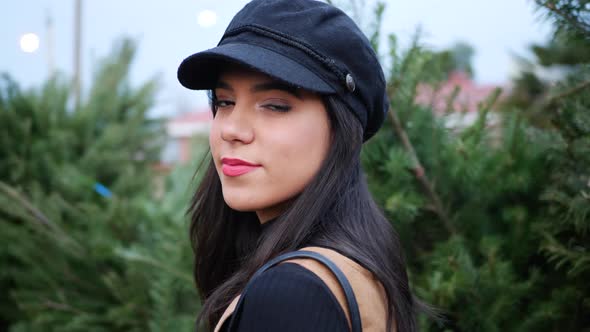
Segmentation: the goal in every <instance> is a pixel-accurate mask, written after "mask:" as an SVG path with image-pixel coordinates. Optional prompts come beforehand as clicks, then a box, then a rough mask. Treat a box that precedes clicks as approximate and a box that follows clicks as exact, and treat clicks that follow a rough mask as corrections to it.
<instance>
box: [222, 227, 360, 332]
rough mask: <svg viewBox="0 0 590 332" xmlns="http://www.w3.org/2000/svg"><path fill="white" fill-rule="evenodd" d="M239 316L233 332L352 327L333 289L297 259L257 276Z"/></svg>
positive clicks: (340, 330) (225, 331) (327, 331)
mask: <svg viewBox="0 0 590 332" xmlns="http://www.w3.org/2000/svg"><path fill="white" fill-rule="evenodd" d="M262 226H268V225H266V224H264V225H262ZM236 319H237V321H236V324H235V326H234V329H232V332H233V331H239V332H254V331H256V332H265V331H269V332H270V331H280V332H296V331H297V332H299V331H308V332H315V331H317V332H319V331H322V332H330V331H333V332H345V331H349V328H348V322H347V320H346V316H345V314H344V311H343V310H342V307H341V306H340V304H339V303H338V300H336V297H335V296H334V294H332V291H330V289H329V288H328V286H326V284H324V282H323V281H322V280H321V279H320V278H319V277H318V276H317V275H315V274H314V273H313V272H311V271H309V270H308V269H306V268H304V267H302V266H300V265H298V264H295V263H284V264H279V265H277V266H275V267H273V268H271V269H269V270H268V271H266V272H265V273H263V274H262V275H261V276H260V277H259V278H257V279H256V280H255V281H254V282H253V283H252V284H251V286H250V288H249V289H248V292H247V293H246V295H245V297H244V301H243V308H242V311H241V314H240V316H239V317H236ZM230 320H231V316H230V317H229V318H228V319H227V320H226V321H225V323H224V324H223V326H222V328H221V331H222V332H229V330H228V326H229V321H230Z"/></svg>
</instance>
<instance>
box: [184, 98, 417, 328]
mask: <svg viewBox="0 0 590 332" xmlns="http://www.w3.org/2000/svg"><path fill="white" fill-rule="evenodd" d="M212 97H213V98H214V96H212ZM323 100H324V105H325V107H326V109H327V111H328V116H329V119H330V124H331V130H332V133H331V135H332V144H331V146H330V148H329V152H328V155H327V156H326V158H325V160H324V162H323V164H322V166H321V168H320V170H319V171H318V173H317V174H316V175H315V177H314V178H313V179H312V180H311V182H310V183H309V184H308V185H307V186H306V187H305V189H304V190H303V191H302V192H301V193H300V194H299V195H298V196H297V197H296V198H295V199H294V200H293V202H292V204H291V205H290V206H289V207H288V209H287V210H286V211H285V212H284V213H283V214H282V215H281V216H279V217H278V218H277V220H276V221H275V222H273V223H272V224H269V227H268V228H267V229H265V230H264V232H262V228H261V226H260V223H259V221H258V219H257V216H256V214H255V213H254V212H240V211H236V210H233V209H231V208H230V207H229V206H228V205H227V204H226V203H225V201H224V199H223V195H222V191H221V182H220V180H219V176H218V175H217V172H216V170H215V166H214V164H213V161H212V160H210V161H209V163H208V168H207V170H206V172H205V174H204V178H203V180H202V182H201V184H200V186H199V188H198V189H197V191H196V193H195V194H194V196H193V199H192V202H191V205H190V208H189V212H188V213H189V215H190V219H191V225H190V240H191V243H192V248H193V251H194V255H195V256H194V278H195V281H196V284H197V287H198V289H199V292H200V296H201V298H202V301H203V305H202V308H201V312H200V314H199V316H198V318H197V326H198V327H203V325H204V326H205V327H206V328H205V329H206V330H211V329H212V328H213V327H214V326H215V323H216V322H217V321H218V320H219V319H220V317H221V315H222V314H223V311H224V310H225V309H226V307H227V306H228V305H229V303H230V302H231V301H232V299H233V298H234V297H235V296H237V295H238V294H239V293H240V292H241V290H242V289H243V288H244V286H245V285H246V283H247V282H248V280H249V279H250V278H251V276H252V275H253V274H254V272H255V271H256V270H257V269H258V268H260V267H261V266H262V265H264V263H265V262H267V261H268V260H269V259H271V258H273V257H275V256H277V255H280V254H282V253H285V252H289V251H293V250H297V249H299V248H302V247H305V246H308V245H317V246H322V247H328V248H332V249H334V250H336V251H338V252H340V253H342V254H344V255H345V256H347V257H349V258H351V259H353V260H355V261H356V262H358V263H359V264H361V265H362V266H364V267H365V268H366V269H368V270H369V271H371V272H372V273H373V274H374V275H375V276H376V277H377V279H378V280H379V281H380V282H381V283H382V284H383V287H384V288H385V292H386V296H387V299H388V304H389V308H388V318H387V319H388V321H387V330H388V331H391V330H392V327H393V326H395V327H396V328H397V331H404V332H411V331H416V330H417V326H416V319H415V307H416V306H419V303H417V302H415V301H414V298H413V296H412V293H411V291H410V288H409V285H408V276H407V273H406V265H405V262H404V258H403V254H402V245H401V243H400V240H399V238H398V235H397V233H396V232H395V231H394V229H393V227H392V225H391V223H390V222H389V221H388V220H387V219H386V218H385V217H384V215H383V213H382V212H381V210H380V209H379V208H378V207H377V205H376V204H375V202H374V200H373V198H372V196H371V194H370V193H369V190H368V187H367V183H366V180H365V178H364V176H363V173H362V170H361V164H360V152H361V147H362V144H363V129H362V127H361V124H360V122H359V121H358V120H357V119H356V118H355V116H354V115H353V113H352V112H351V111H350V110H348V109H347V108H346V106H345V105H344V104H343V103H342V101H340V100H339V99H338V98H337V97H334V96H326V97H324V98H323ZM213 111H214V109H213Z"/></svg>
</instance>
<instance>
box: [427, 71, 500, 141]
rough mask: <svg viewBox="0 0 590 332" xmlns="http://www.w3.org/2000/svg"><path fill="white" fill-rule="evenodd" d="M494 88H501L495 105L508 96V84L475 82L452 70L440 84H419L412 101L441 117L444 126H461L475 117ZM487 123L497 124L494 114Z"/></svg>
mask: <svg viewBox="0 0 590 332" xmlns="http://www.w3.org/2000/svg"><path fill="white" fill-rule="evenodd" d="M496 88H502V93H501V94H500V96H499V97H498V100H497V101H496V105H497V104H498V103H499V102H500V101H502V99H504V98H505V97H506V96H507V95H508V93H507V92H508V91H507V90H508V87H505V86H498V85H489V84H487V85H478V84H476V83H475V82H474V81H473V80H472V79H471V78H470V77H469V75H468V74H466V73H464V72H460V71H455V72H453V73H451V74H450V75H449V79H448V80H447V81H445V82H443V83H442V84H440V85H438V86H435V85H432V84H426V83H422V84H419V85H418V87H417V91H416V99H415V101H416V103H417V104H418V105H422V106H425V107H430V108H432V110H433V111H434V113H435V114H436V115H438V116H441V117H444V121H445V124H446V126H447V127H448V128H452V129H458V130H460V129H462V128H465V127H467V126H469V125H471V124H473V123H475V121H476V120H477V117H478V114H479V112H478V110H479V105H480V104H481V103H484V102H485V101H486V100H487V99H488V97H489V96H490V95H491V94H492V93H493V92H494V90H495V89H496ZM488 116H489V118H488V121H489V122H488V123H489V124H490V125H491V126H494V125H495V124H497V121H498V117H497V116H495V114H493V113H491V114H489V115H488Z"/></svg>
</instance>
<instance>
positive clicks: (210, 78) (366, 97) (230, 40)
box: [178, 0, 388, 140]
mask: <svg viewBox="0 0 590 332" xmlns="http://www.w3.org/2000/svg"><path fill="white" fill-rule="evenodd" d="M228 61H229V62H234V63H238V64H242V65H244V66H246V67H250V68H253V69H255V70H257V71H260V72H262V73H265V74H267V75H269V76H271V77H273V78H275V79H278V80H281V81H284V82H286V83H288V84H291V85H293V86H296V87H301V88H304V89H307V90H310V91H314V92H317V93H320V94H324V95H330V94H331V95H337V96H339V97H340V98H341V99H342V100H343V101H344V103H345V104H346V105H347V106H348V108H349V109H350V111H352V112H353V113H354V114H355V115H356V117H357V118H358V119H359V121H360V122H361V124H362V126H363V129H364V132H363V139H364V140H367V139H369V138H370V137H371V136H373V134H375V132H376V131H377V130H378V129H379V127H380V126H381V124H382V123H383V120H384V118H385V114H386V113H387V109H388V101H387V96H386V91H385V84H386V83H385V78H384V76H383V70H382V69H381V66H380V64H379V61H378V60H377V56H376V55H375V52H374V51H373V49H372V47H371V44H370V42H369V41H368V39H367V38H366V37H365V35H364V34H363V33H362V32H361V31H360V29H359V28H358V27H357V25H356V24H355V23H354V22H353V21H352V19H350V17H348V16H347V15H346V14H345V13H344V12H342V11H341V10H340V9H338V8H336V7H334V6H332V5H329V4H327V3H324V2H320V1H315V0H254V1H251V2H250V3H248V4H247V5H246V6H245V7H244V8H243V9H242V10H241V11H240V12H238V13H237V14H236V16H235V17H234V18H233V20H232V21H231V22H230V24H229V26H228V27H227V30H226V31H225V33H224V35H223V37H222V38H221V41H220V42H219V44H218V46H217V47H215V48H212V49H209V50H206V51H203V52H199V53H195V54H193V55H191V56H189V57H188V58H186V59H185V60H184V61H182V63H181V64H180V66H179V68H178V80H179V81H180V83H181V84H182V85H183V86H185V87H187V88H189V89H193V90H205V89H214V88H215V84H216V83H217V79H218V76H219V73H220V71H221V70H222V69H223V68H224V66H225V65H226V64H227V62H228Z"/></svg>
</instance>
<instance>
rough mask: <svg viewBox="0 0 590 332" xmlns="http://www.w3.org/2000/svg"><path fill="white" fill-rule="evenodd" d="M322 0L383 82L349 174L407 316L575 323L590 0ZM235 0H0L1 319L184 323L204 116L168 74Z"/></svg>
mask: <svg viewBox="0 0 590 332" xmlns="http://www.w3.org/2000/svg"><path fill="white" fill-rule="evenodd" d="M332 2H333V3H334V5H337V6H339V7H340V8H342V9H343V10H345V11H346V12H347V13H348V14H349V15H350V16H351V17H353V18H354V19H355V21H356V22H357V23H358V24H359V26H360V27H361V28H362V29H363V31H364V32H365V33H366V34H367V36H368V37H369V38H370V40H371V42H372V44H373V46H374V48H375V49H376V51H377V53H378V54H379V56H380V59H381V62H382V65H383V68H384V71H385V76H386V77H387V79H388V92H389V96H390V100H391V101H392V108H391V111H390V115H389V118H388V120H387V121H386V123H385V125H384V128H383V129H382V130H381V131H380V132H379V134H378V135H376V136H375V137H374V138H373V139H371V140H370V141H369V142H368V143H367V144H366V146H365V149H364V151H363V166H364V169H365V172H366V174H367V179H368V181H369V184H370V187H371V191H372V192H373V195H374V196H375V198H376V200H377V202H378V203H379V204H380V206H381V207H382V208H383V210H384V212H385V213H386V215H387V216H388V217H389V219H390V220H391V222H392V223H393V224H394V226H395V227H396V229H397V230H398V232H399V233H400V236H401V238H402V241H403V242H404V245H405V246H406V256H407V261H408V268H409V272H410V279H411V281H412V287H413V288H414V292H415V293H416V294H417V295H418V297H420V298H421V299H423V300H424V301H426V302H427V303H430V304H432V305H433V306H435V307H437V308H439V309H440V310H441V314H442V316H443V317H444V320H442V321H439V322H437V321H434V320H432V319H429V318H427V317H421V319H420V324H421V326H422V328H423V329H424V330H427V331H499V330H506V331H533V330H534V331H586V330H589V331H590V286H589V285H590V284H589V283H588V280H590V253H589V250H590V236H589V231H590V88H589V86H590V83H589V82H590V69H589V67H588V63H589V61H590V2H589V1H583V0H569V1H567V0H546V1H544V0H537V1H533V0H518V1H515V0H497V1H467V0H452V1H444V2H441V1H434V0H423V1H413V2H408V1H397V0H389V1H373V0H364V1H363V0H334V1H332ZM246 3H247V1H241V0H240V1H238V0H218V1H211V0H202V1H186V0H178V1H173V2H162V1H160V2H155V1H151V2H149V1H138V0H129V1H112V0H105V1H100V2H99V1H83V0H67V1H55V0H35V1H33V0H25V1H18V2H15V1H13V2H10V3H6V4H4V6H3V8H2V12H1V13H0V18H1V26H2V29H0V45H1V55H0V57H1V60H2V61H0V73H1V75H2V76H1V77H0V242H1V243H2V246H1V247H0V264H1V269H0V289H2V292H0V331H82V330H84V331H134V330H137V331H140V330H141V331H145V330H150V331H171V330H174V331H180V330H186V331H188V330H191V329H193V325H194V320H195V317H196V315H197V314H198V311H199V305H200V304H199V300H198V294H197V293H196V290H195V287H194V284H193V282H192V272H191V264H192V261H191V259H192V253H191V248H190V244H189V241H188V233H187V230H188V220H187V218H186V216H185V211H186V210H187V209H188V207H189V202H190V197H191V195H192V192H193V190H194V189H195V188H196V186H197V185H198V181H199V177H200V173H199V172H198V166H199V164H200V162H201V160H203V158H206V155H207V149H208V143H207V135H208V128H209V122H210V120H211V115H210V112H209V110H208V100H207V96H206V94H205V93H203V92H195V91H189V90H186V89H184V88H182V87H181V86H180V84H179V83H178V82H177V79H176V69H177V67H178V65H179V63H180V62H181V61H182V60H183V59H184V58H185V57H187V56H189V55H190V54H192V53H195V52H197V51H201V50H205V49H208V48H212V47H214V46H215V45H216V44H217V42H218V41H219V39H220V38H221V36H222V35H223V32H224V30H225V27H226V26H227V25H228V23H229V22H230V20H231V18H232V17H233V15H234V14H235V13H237V11H239V10H240V9H241V8H242V7H243V6H244V5H245V4H246ZM406 138H407V139H406Z"/></svg>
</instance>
